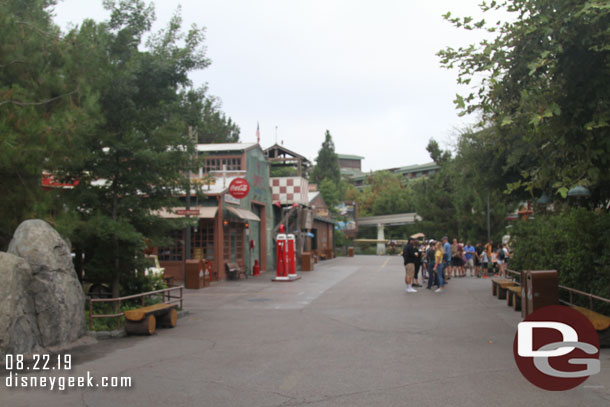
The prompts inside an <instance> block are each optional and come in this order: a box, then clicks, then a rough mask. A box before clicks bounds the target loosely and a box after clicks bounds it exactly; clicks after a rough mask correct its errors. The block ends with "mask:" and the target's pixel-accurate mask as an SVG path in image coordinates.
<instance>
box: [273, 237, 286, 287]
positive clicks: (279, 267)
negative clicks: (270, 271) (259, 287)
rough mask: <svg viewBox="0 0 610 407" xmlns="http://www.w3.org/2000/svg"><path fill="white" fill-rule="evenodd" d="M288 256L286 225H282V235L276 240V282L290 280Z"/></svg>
mask: <svg viewBox="0 0 610 407" xmlns="http://www.w3.org/2000/svg"><path fill="white" fill-rule="evenodd" d="M286 254H287V253H286V235H285V234H284V225H280V234H279V235H277V237H276V238H275V259H276V268H275V269H276V274H275V280H276V281H282V280H288V269H287V264H286V260H287V258H286Z"/></svg>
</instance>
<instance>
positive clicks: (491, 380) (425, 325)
mask: <svg viewBox="0 0 610 407" xmlns="http://www.w3.org/2000/svg"><path fill="white" fill-rule="evenodd" d="M299 275H300V276H302V278H301V279H300V280H298V281H295V282H291V283H272V282H271V281H270V280H271V277H273V276H272V275H271V274H270V273H265V274H263V275H262V276H260V277H255V278H250V279H247V280H240V281H227V282H221V283H216V284H214V285H212V286H211V287H208V288H205V289H202V290H186V294H185V309H186V310H187V311H188V315H186V316H185V317H183V318H181V319H179V321H178V326H177V327H176V328H174V329H164V330H158V331H157V333H156V334H155V335H153V336H151V337H146V336H131V337H125V338H120V339H111V340H100V341H98V343H96V344H94V345H89V346H84V347H81V348H76V349H74V350H72V351H71V354H72V357H73V360H74V368H73V369H72V370H71V371H55V372H51V373H49V374H47V376H48V377H52V376H78V375H83V376H86V375H87V372H89V374H90V375H91V376H92V377H95V378H96V380H97V379H99V378H100V377H102V376H123V377H130V378H131V380H132V387H131V388H123V389H118V388H101V387H93V388H87V389H78V388H77V389H70V390H66V391H58V390H53V391H50V390H48V389H46V390H44V389H32V388H28V389H23V388H10V389H8V388H6V387H5V383H1V384H0V406H11V407H12V406H15V407H17V406H36V405H44V406H49V407H51V406H62V407H63V406H91V407H94V406H172V407H177V406H230V407H234V406H249V407H254V406H270V407H272V406H278V407H279V406H504V407H505V406H523V405H535V406H552V407H558V406H574V407H576V406H592V407H593V406H595V407H600V406H610V349H603V350H602V352H601V356H600V360H601V368H602V371H601V372H600V373H599V374H597V375H594V376H591V377H590V378H589V379H588V380H587V381H586V382H585V383H584V384H582V385H580V386H579V387H577V388H575V389H573V390H569V391H565V392H549V391H545V390H542V389H539V388H537V387H535V386H533V385H532V384H530V383H529V382H528V381H527V380H526V379H525V378H523V376H522V375H521V373H520V372H519V370H518V369H517V366H516V364H515V361H514V357H513V351H512V344H513V340H514V336H515V332H516V328H517V324H518V323H519V322H520V320H521V319H520V314H519V313H517V312H514V311H513V310H512V309H511V308H509V307H507V306H506V304H505V301H499V300H498V299H496V298H495V297H493V296H492V295H491V288H490V286H491V283H490V281H489V280H487V279H476V278H470V277H466V278H454V279H452V280H451V281H450V282H449V285H448V286H447V289H446V290H445V291H444V292H442V293H434V291H433V290H426V289H419V292H417V293H406V292H405V291H404V269H403V266H402V258H401V257H399V256H394V257H387V256H381V257H378V256H356V257H354V258H338V259H333V260H328V261H324V262H321V263H318V264H316V269H315V271H313V272H301V273H299ZM46 373H48V372H46ZM46 373H45V374H46ZM45 374H37V376H44V375H45ZM5 379H6V377H2V380H3V381H4V380H5ZM96 383H98V382H97V381H96Z"/></svg>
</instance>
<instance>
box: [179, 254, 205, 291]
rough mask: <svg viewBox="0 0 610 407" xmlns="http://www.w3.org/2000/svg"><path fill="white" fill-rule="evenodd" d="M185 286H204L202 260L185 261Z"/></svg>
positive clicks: (198, 287) (194, 287) (195, 287)
mask: <svg viewBox="0 0 610 407" xmlns="http://www.w3.org/2000/svg"><path fill="white" fill-rule="evenodd" d="M184 286H185V287H186V288H193V289H197V290H198V289H200V288H203V287H204V286H205V271H204V267H203V261H202V260H187V261H186V281H185V282H184Z"/></svg>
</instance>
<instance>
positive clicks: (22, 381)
mask: <svg viewBox="0 0 610 407" xmlns="http://www.w3.org/2000/svg"><path fill="white" fill-rule="evenodd" d="M4 385H5V386H6V387H7V388H13V389H14V388H20V389H29V388H31V389H47V390H59V391H64V390H66V389H74V388H91V387H93V388H95V387H99V388H113V389H119V388H130V387H131V377H117V376H111V377H106V376H102V377H100V378H97V379H96V378H94V377H93V376H91V372H87V375H86V376H50V377H47V376H29V375H27V376H24V375H20V374H19V373H13V372H10V373H9V375H8V376H6V377H5V379H4Z"/></svg>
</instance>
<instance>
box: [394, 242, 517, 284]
mask: <svg viewBox="0 0 610 407" xmlns="http://www.w3.org/2000/svg"><path fill="white" fill-rule="evenodd" d="M402 257H403V259H404V265H405V273H406V275H405V283H406V285H407V287H406V289H405V291H407V292H409V293H416V292H417V290H416V289H415V288H416V287H423V286H424V284H425V285H426V289H429V290H431V289H432V288H433V287H434V286H436V287H437V288H436V290H435V292H437V293H440V292H442V291H443V290H444V289H445V285H446V284H447V282H448V280H450V279H452V278H459V277H467V276H468V277H475V276H476V277H477V278H486V277H489V275H490V274H493V275H500V276H501V277H504V278H505V277H506V276H507V272H506V266H507V263H508V260H509V258H510V250H509V248H508V245H506V244H497V245H496V246H494V244H493V242H492V241H491V240H490V241H489V242H487V243H486V244H485V245H483V244H482V243H480V242H479V243H477V244H476V245H475V246H473V245H472V244H471V242H470V241H467V242H466V244H464V243H463V242H460V241H458V239H453V243H449V238H448V237H447V236H444V237H443V238H442V239H441V240H440V241H436V240H434V239H430V240H428V241H417V240H415V239H413V238H410V239H409V240H408V242H407V244H406V245H405V246H404V248H403V251H402Z"/></svg>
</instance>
